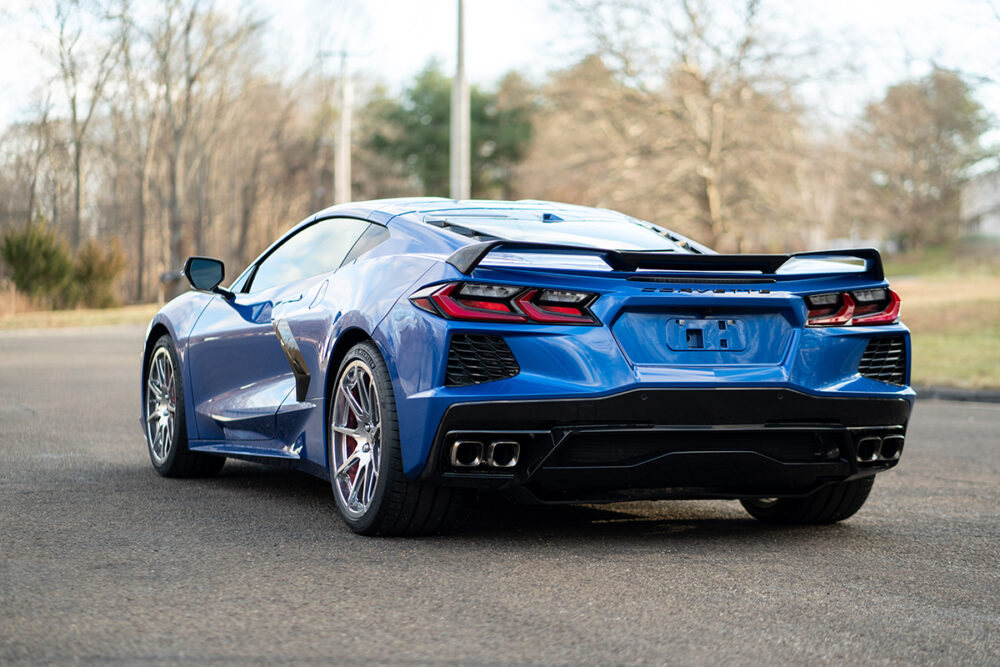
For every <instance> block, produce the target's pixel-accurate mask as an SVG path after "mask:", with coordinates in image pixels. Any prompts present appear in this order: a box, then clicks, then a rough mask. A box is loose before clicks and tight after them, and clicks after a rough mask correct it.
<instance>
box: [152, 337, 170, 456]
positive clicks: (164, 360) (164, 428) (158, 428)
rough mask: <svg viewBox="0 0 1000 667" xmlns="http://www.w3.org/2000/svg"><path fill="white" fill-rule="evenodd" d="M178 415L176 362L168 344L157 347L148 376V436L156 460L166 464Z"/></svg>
mask: <svg viewBox="0 0 1000 667" xmlns="http://www.w3.org/2000/svg"><path fill="white" fill-rule="evenodd" d="M176 417H177V392H176V391H175V390H174V366H173V363H172V362H171V360H170V352H168V351H167V348H166V347H165V346H164V347H157V348H156V351H155V352H154V353H153V358H152V359H151V360H150V362H149V378H148V379H147V380H146V438H147V440H148V441H149V455H150V456H151V457H153V462H154V463H158V464H160V465H163V462H164V461H166V460H167V454H169V453H170V447H171V445H172V444H173V441H174V423H175V420H176Z"/></svg>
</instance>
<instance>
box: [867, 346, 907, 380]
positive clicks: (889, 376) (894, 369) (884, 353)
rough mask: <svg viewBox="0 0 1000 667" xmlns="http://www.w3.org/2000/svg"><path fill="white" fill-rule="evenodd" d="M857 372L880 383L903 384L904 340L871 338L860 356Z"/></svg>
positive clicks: (904, 363) (904, 370)
mask: <svg viewBox="0 0 1000 667" xmlns="http://www.w3.org/2000/svg"><path fill="white" fill-rule="evenodd" d="M858 372H859V373H861V374H862V375H864V376H865V377H868V378H871V379H873V380H878V381H880V382H888V383H889V384H898V385H902V384H905V383H906V340H905V339H904V338H903V337H902V336H883V337H881V338H872V339H871V340H870V341H868V347H866V348H865V353H864V354H863V355H861V363H860V364H858Z"/></svg>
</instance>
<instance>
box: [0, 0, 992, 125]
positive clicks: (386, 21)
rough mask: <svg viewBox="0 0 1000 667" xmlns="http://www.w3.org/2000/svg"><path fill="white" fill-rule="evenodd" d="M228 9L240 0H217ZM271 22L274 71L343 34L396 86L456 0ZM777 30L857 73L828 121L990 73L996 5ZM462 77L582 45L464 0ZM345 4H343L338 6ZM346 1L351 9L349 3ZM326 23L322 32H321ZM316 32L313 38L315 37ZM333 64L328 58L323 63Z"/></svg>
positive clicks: (531, 15) (814, 18) (2, 60)
mask: <svg viewBox="0 0 1000 667" xmlns="http://www.w3.org/2000/svg"><path fill="white" fill-rule="evenodd" d="M41 2H44V0H0V7H2V8H3V9H4V10H5V12H6V16H3V15H0V127H2V126H5V125H7V124H9V123H11V122H13V121H15V120H17V119H18V118H20V117H21V115H22V114H23V113H24V111H25V110H26V109H28V108H29V107H30V104H31V101H32V95H33V93H34V91H36V90H37V89H38V88H39V87H40V86H43V85H44V82H45V81H46V79H47V77H49V76H51V67H50V66H49V65H48V64H47V63H46V62H45V61H44V59H43V58H41V57H40V56H39V55H38V51H37V46H36V44H37V43H38V42H40V41H42V40H44V38H45V35H44V34H43V33H40V32H39V31H38V29H37V19H36V18H35V17H34V16H33V14H32V12H31V7H32V5H34V4H36V3H38V4H40V3H41ZM221 4H223V5H224V6H232V7H235V6H237V5H238V4H240V0H222V3H221ZM249 4H250V6H252V7H253V8H254V9H255V10H256V11H257V13H258V14H259V15H262V16H265V17H269V29H268V30H269V35H268V39H267V41H266V44H267V46H268V50H269V52H270V53H271V54H272V55H271V56H270V58H271V59H272V60H273V63H269V66H273V67H275V68H277V69H280V70H282V71H284V72H286V73H288V74H290V75H294V74H296V73H298V72H301V71H302V70H304V69H305V68H308V67H315V66H316V57H315V56H316V51H317V47H318V44H319V43H320V41H321V40H322V41H323V42H326V43H328V44H329V48H331V49H339V48H341V45H342V43H343V40H344V39H345V36H346V38H347V41H348V44H349V50H350V51H351V52H352V53H353V54H354V58H353V67H354V69H356V71H358V72H359V73H361V74H362V75H363V76H367V77H372V78H374V79H378V80H381V81H384V82H386V83H387V84H389V85H390V86H391V87H394V88H399V87H400V86H402V85H404V84H405V83H406V82H407V81H408V80H409V79H410V78H411V77H412V76H413V74H414V73H415V72H416V71H417V70H419V69H420V68H421V67H422V66H423V65H424V64H425V63H426V62H427V61H428V60H429V59H430V58H432V57H437V58H439V59H440V60H441V61H442V62H443V63H444V65H445V66H446V68H448V69H451V68H452V67H453V66H454V39H455V23H456V21H455V5H456V2H455V0H366V1H363V0H356V1H354V2H352V0H332V1H330V0H326V1H324V0H282V1H281V2H267V1H265V0H255V1H253V2H250V3H249ZM765 4H770V5H772V6H775V7H776V9H777V11H778V12H779V13H780V14H783V15H784V17H785V21H787V26H786V27H787V28H789V29H791V30H795V31H801V33H803V34H805V33H815V34H816V35H818V37H819V38H820V39H821V40H823V42H824V43H829V44H836V45H838V46H842V47H843V48H838V49H837V51H838V52H840V53H849V54H850V56H849V60H850V61H851V62H850V64H851V65H853V66H854V68H855V69H856V71H857V73H856V74H855V75H852V76H851V77H849V78H846V79H843V80H840V81H837V82H831V83H828V84H823V82H820V83H819V84H818V85H817V86H816V87H815V88H814V89H813V92H811V93H809V94H810V95H811V96H812V97H813V99H811V100H809V102H810V103H812V104H813V105H814V106H815V105H821V106H824V107H829V108H830V109H831V113H832V114H833V115H834V116H841V117H843V116H846V115H849V114H852V113H856V112H857V110H858V109H859V108H860V107H861V105H862V104H863V102H864V101H865V100H866V99H868V98H871V97H874V96H877V95H879V94H880V93H881V92H883V91H884V88H885V86H886V85H888V84H890V83H892V82H893V81H896V80H899V79H901V78H904V77H907V76H919V75H921V74H923V73H924V72H926V69H927V66H928V65H927V63H928V62H930V61H932V60H933V61H935V62H938V63H939V64H941V65H942V66H945V67H952V68H960V69H963V70H965V71H969V72H973V73H975V74H979V75H993V76H995V77H997V78H1000V17H998V16H997V12H1000V0H994V5H995V6H996V7H997V11H994V6H993V5H991V4H990V0H936V1H935V0H832V1H830V2H812V1H808V0H802V1H799V2H795V1H794V0H789V1H785V2H779V1H777V0H772V2H771V3H765ZM466 6H467V13H468V16H467V24H466V25H467V33H468V36H467V39H468V51H467V62H468V72H469V76H470V78H471V80H472V81H473V82H475V83H481V84H487V85H488V84H491V83H493V82H495V81H496V80H497V79H498V78H499V77H500V76H501V75H502V74H503V73H504V72H506V71H508V70H511V69H516V70H520V71H522V72H525V73H526V74H528V75H529V77H531V78H533V79H535V80H536V81H537V80H540V79H541V78H542V76H543V75H544V73H545V72H546V71H548V70H550V69H553V68H560V67H566V66H568V65H570V64H571V63H572V62H574V61H575V60H576V59H577V58H579V57H580V56H581V55H582V53H583V52H584V49H585V48H586V43H585V40H584V38H583V35H582V33H581V32H580V31H579V29H577V28H576V27H574V24H573V22H572V21H571V20H569V18H568V17H567V16H565V15H563V14H561V13H559V12H558V11H557V10H555V9H553V7H552V5H551V3H550V2H549V1H548V0H466ZM345 7H346V8H347V9H346V10H345ZM352 7H353V9H352ZM328 26H329V27H328ZM322 31H325V37H322V38H321V32H322ZM329 66H332V63H331V65H329ZM980 100H981V101H982V102H983V103H984V104H985V105H986V106H987V108H988V109H989V110H990V111H991V112H992V113H993V114H994V115H996V116H998V117H1000V90H998V86H997V85H996V84H991V85H987V86H985V87H984V88H983V89H982V91H981V93H980Z"/></svg>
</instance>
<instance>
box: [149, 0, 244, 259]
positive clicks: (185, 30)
mask: <svg viewBox="0 0 1000 667" xmlns="http://www.w3.org/2000/svg"><path fill="white" fill-rule="evenodd" d="M161 10H162V15H161V16H159V17H158V20H157V22H156V23H155V24H154V26H153V27H152V28H151V29H150V30H149V31H148V33H147V35H148V39H149V42H150V45H151V48H152V50H153V54H154V58H155V77H156V78H155V81H156V84H157V85H158V86H159V88H160V94H161V103H162V105H163V123H164V130H165V133H166V134H165V137H164V139H165V141H164V144H163V151H164V157H165V172H166V173H165V180H166V183H164V184H163V185H157V186H155V190H156V192H157V194H158V195H159V197H160V200H161V203H162V205H163V206H164V208H165V209H166V216H167V228H168V230H169V250H168V257H169V259H168V266H169V267H171V268H179V266H180V263H181V259H182V257H183V256H184V254H185V250H186V248H187V245H188V244H187V243H186V240H185V238H184V232H185V228H186V226H187V225H186V222H188V220H187V218H188V215H187V209H188V196H187V189H188V187H189V186H190V184H191V183H192V182H193V181H196V180H197V179H198V175H199V170H198V166H199V164H200V163H201V161H202V160H203V159H204V158H205V150H206V149H207V148H208V147H209V145H210V141H211V139H212V137H213V136H214V134H215V132H217V130H218V128H219V124H220V123H221V122H222V121H223V120H224V115H225V113H226V106H227V104H228V103H231V100H232V97H231V96H229V95H227V90H226V87H225V79H224V77H213V75H217V74H218V73H219V72H220V71H222V72H224V71H225V66H226V65H227V63H228V62H229V61H231V59H232V58H233V57H234V56H235V55H237V54H239V53H240V51H241V49H245V48H247V47H248V44H249V41H250V39H251V38H252V37H253V36H254V35H255V34H256V33H257V32H258V30H259V28H260V24H259V23H258V22H256V21H254V20H252V19H250V18H243V19H241V20H239V21H235V22H233V21H227V20H225V19H224V18H223V17H222V16H220V15H218V14H215V13H213V12H212V11H211V10H210V9H209V8H204V7H203V6H202V4H201V3H199V2H196V1H195V2H185V0H163V2H162V5H161ZM201 173H204V172H201Z"/></svg>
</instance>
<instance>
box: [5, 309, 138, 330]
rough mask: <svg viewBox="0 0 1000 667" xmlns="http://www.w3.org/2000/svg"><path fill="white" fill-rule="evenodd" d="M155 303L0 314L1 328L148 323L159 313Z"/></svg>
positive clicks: (46, 327)
mask: <svg viewBox="0 0 1000 667" xmlns="http://www.w3.org/2000/svg"><path fill="white" fill-rule="evenodd" d="M156 310H157V306H156V304H140V305H137V306H124V307H122V308H107V309H93V310H90V309H80V310H40V311H34V312H27V313H15V314H13V315H0V329H48V328H53V327H96V326H109V325H114V324H147V323H148V322H149V321H150V320H151V319H152V318H153V315H154V314H155V313H156Z"/></svg>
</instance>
